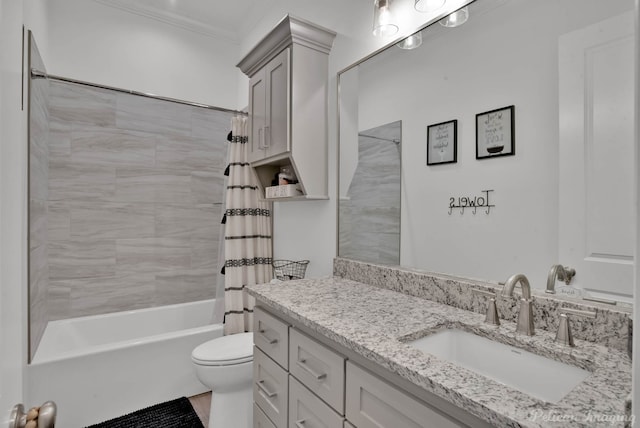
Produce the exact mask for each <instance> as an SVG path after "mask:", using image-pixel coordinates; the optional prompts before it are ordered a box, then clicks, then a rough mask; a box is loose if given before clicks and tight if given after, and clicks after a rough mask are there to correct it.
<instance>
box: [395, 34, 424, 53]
mask: <svg viewBox="0 0 640 428" xmlns="http://www.w3.org/2000/svg"><path fill="white" fill-rule="evenodd" d="M421 44H422V31H418V32H417V33H413V34H412V35H410V36H409V37H407V38H406V39H404V40H402V41H400V42H398V43H396V46H398V47H399V48H400V49H406V50H411V49H415V48H417V47H419V46H420V45H421Z"/></svg>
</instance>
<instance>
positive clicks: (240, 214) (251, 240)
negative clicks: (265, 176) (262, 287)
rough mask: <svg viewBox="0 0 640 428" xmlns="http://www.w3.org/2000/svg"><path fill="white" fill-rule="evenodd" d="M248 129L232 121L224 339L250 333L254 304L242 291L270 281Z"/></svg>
mask: <svg viewBox="0 0 640 428" xmlns="http://www.w3.org/2000/svg"><path fill="white" fill-rule="evenodd" d="M247 127H248V119H247V118H246V117H234V118H233V119H232V126H231V129H232V131H231V132H232V138H231V142H230V147H229V167H228V168H229V179H228V181H227V194H226V210H225V219H226V220H225V252H224V253H225V264H224V270H225V281H224V283H225V294H224V301H225V317H224V334H225V335H229V334H234V333H242V332H246V331H251V329H252V325H253V306H254V303H255V302H254V299H253V297H251V296H249V295H248V294H247V293H246V292H245V291H244V288H245V286H247V285H253V284H261V283H265V282H269V281H270V280H271V278H272V270H271V254H272V247H271V203H268V202H259V201H258V187H257V183H256V179H255V176H254V173H253V171H252V170H251V167H250V166H249V162H248V161H247V160H248V145H247V140H248V137H247Z"/></svg>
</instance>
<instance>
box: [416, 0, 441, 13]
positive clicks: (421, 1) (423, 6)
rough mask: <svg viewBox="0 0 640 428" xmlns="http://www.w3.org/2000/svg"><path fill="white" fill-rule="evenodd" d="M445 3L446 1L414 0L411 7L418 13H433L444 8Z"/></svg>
mask: <svg viewBox="0 0 640 428" xmlns="http://www.w3.org/2000/svg"><path fill="white" fill-rule="evenodd" d="M446 2H447V0H416V3H415V4H414V5H413V7H414V8H415V9H416V10H417V11H418V12H433V11H434V10H438V9H440V8H441V7H442V6H444V4H445V3H446Z"/></svg>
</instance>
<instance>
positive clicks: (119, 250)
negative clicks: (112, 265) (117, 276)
mask: <svg viewBox="0 0 640 428" xmlns="http://www.w3.org/2000/svg"><path fill="white" fill-rule="evenodd" d="M116 261H117V264H118V270H119V271H129V272H144V273H156V272H162V271H167V270H174V269H189V267H190V266H191V241H190V240H189V239H184V238H142V239H118V240H117V241H116Z"/></svg>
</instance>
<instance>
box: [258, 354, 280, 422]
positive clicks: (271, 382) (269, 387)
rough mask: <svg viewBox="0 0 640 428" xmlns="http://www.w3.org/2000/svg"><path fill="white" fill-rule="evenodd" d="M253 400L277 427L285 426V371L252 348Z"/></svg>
mask: <svg viewBox="0 0 640 428" xmlns="http://www.w3.org/2000/svg"><path fill="white" fill-rule="evenodd" d="M253 401H254V403H256V404H257V405H258V407H260V409H261V410H262V411H263V412H264V414H265V415H267V416H268V417H269V419H270V420H271V422H273V424H274V425H275V426H276V427H277V428H285V427H286V426H287V406H288V404H289V381H288V375H287V372H285V371H284V369H283V368H282V367H280V366H279V365H277V364H276V363H274V362H273V361H272V360H271V358H269V357H267V356H266V355H265V354H263V353H262V352H261V351H260V350H259V349H258V348H255V347H254V348H253Z"/></svg>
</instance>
